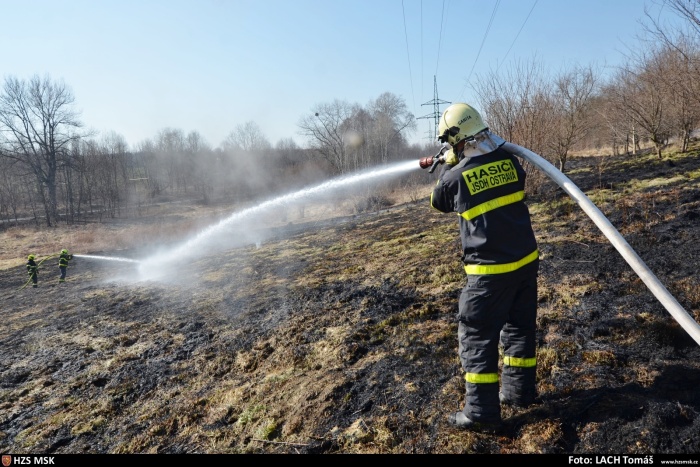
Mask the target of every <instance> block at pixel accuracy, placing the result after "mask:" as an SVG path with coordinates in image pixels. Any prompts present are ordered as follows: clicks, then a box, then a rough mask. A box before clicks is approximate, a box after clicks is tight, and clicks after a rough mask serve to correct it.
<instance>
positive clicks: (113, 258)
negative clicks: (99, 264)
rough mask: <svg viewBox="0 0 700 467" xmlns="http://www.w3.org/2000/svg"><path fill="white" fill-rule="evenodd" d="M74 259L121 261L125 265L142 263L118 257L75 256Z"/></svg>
mask: <svg viewBox="0 0 700 467" xmlns="http://www.w3.org/2000/svg"><path fill="white" fill-rule="evenodd" d="M73 257H74V258H88V259H99V260H103V261H121V262H123V263H140V261H138V260H135V259H130V258H119V257H116V256H97V255H73Z"/></svg>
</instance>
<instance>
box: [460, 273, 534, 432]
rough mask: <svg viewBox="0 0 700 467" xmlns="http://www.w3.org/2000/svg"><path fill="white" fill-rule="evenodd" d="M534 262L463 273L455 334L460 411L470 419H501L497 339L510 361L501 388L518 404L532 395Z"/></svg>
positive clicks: (488, 420)
mask: <svg viewBox="0 0 700 467" xmlns="http://www.w3.org/2000/svg"><path fill="white" fill-rule="evenodd" d="M538 267H539V265H538V262H535V264H530V265H527V266H526V267H524V268H522V269H521V270H518V271H514V272H511V273H507V274H498V275H492V276H471V275H470V276H467V285H466V286H465V287H464V289H462V293H461V295H460V298H459V311H458V315H457V319H458V330H457V335H458V339H459V358H460V362H461V364H462V369H463V370H464V371H465V379H466V402H465V405H464V409H463V412H464V414H465V415H466V416H467V417H469V418H470V419H471V420H474V421H482V422H496V421H499V420H500V419H501V408H500V402H499V396H498V393H499V375H498V374H499V370H498V364H499V353H498V349H499V343H500V344H501V345H502V347H503V354H504V359H507V362H508V363H509V364H504V365H503V369H502V373H501V375H500V391H501V392H502V393H503V395H504V397H505V398H507V399H508V400H509V401H511V402H513V403H516V404H519V405H527V404H529V403H531V402H532V401H533V399H534V398H535V395H536V381H535V376H536V363H535V362H536V360H535V358H536V338H537V336H536V331H537V329H536V328H537V270H538ZM470 381H471V382H470Z"/></svg>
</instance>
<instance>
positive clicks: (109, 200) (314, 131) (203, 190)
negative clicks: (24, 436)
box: [0, 0, 700, 226]
mask: <svg viewBox="0 0 700 467" xmlns="http://www.w3.org/2000/svg"><path fill="white" fill-rule="evenodd" d="M663 3H664V5H666V6H667V7H668V8H669V9H670V10H671V11H673V12H674V13H675V14H676V15H677V17H678V18H680V19H681V27H680V28H676V29H669V28H668V27H666V26H665V25H662V24H659V23H658V22H657V21H656V20H655V19H654V17H653V16H652V15H651V14H649V13H647V21H646V23H645V24H644V31H643V35H642V38H641V39H640V43H639V45H638V47H637V48H636V49H633V50H630V51H629V53H628V54H627V55H626V57H625V60H624V61H623V64H622V65H620V66H617V67H616V68H615V69H614V72H613V73H610V74H608V75H605V76H604V75H603V74H602V73H601V71H600V70H599V69H598V68H596V66H594V65H576V66H573V67H570V68H568V69H563V70H561V71H559V72H557V73H548V72H547V70H546V69H545V68H544V67H543V66H542V65H541V64H540V63H538V61H537V60H536V59H532V60H528V61H516V62H514V63H513V64H512V65H511V66H510V67H508V68H506V69H504V70H503V71H500V70H499V69H497V70H492V71H489V72H487V73H485V74H484V75H482V76H477V77H476V78H475V81H474V84H473V88H474V90H475V92H476V94H477V96H478V100H479V102H476V103H473V104H474V105H475V106H476V107H477V108H478V109H479V110H480V111H481V113H482V116H483V117H484V120H485V121H486V123H487V125H489V127H490V129H491V130H492V131H493V132H495V133H497V134H498V135H500V136H502V137H503V138H505V139H506V140H508V141H511V142H513V143H515V144H519V145H522V146H525V147H527V148H529V149H531V150H533V151H534V152H536V153H538V154H540V155H542V156H543V157H545V158H546V159H548V160H550V161H551V162H552V163H555V164H557V165H558V167H559V169H560V170H562V171H565V170H566V164H567V160H568V158H569V157H570V154H571V153H572V152H573V151H585V150H589V149H590V150H592V149H596V150H601V149H602V148H609V150H610V152H611V153H613V154H620V153H627V154H635V153H636V152H637V151H638V150H639V149H640V147H641V144H643V143H649V144H651V145H652V146H653V148H654V150H655V152H656V154H657V155H658V157H660V158H661V157H662V153H663V150H664V148H665V147H666V145H668V144H669V142H670V141H671V140H672V139H674V140H675V141H677V142H678V145H679V147H680V148H681V150H683V151H685V150H686V149H687V147H688V142H689V141H690V138H691V137H692V135H693V131H694V130H695V129H696V128H697V126H698V122H699V120H700V53H699V52H700V43H699V39H700V26H699V25H700V17H699V16H698V14H697V13H696V12H697V11H700V9H699V8H700V0H664V2H663ZM74 105H75V97H74V95H73V94H72V91H71V90H70V88H69V87H68V86H67V85H66V84H65V83H63V82H59V81H56V80H53V79H52V78H51V77H50V76H44V77H40V76H33V77H31V78H29V79H28V80H22V79H19V78H17V77H13V76H9V77H6V78H5V81H4V85H3V87H2V89H1V90H0V174H2V175H0V220H15V221H17V220H19V219H20V218H22V217H23V216H28V217H30V218H33V219H35V220H37V222H39V219H41V220H42V222H45V223H46V225H48V226H52V225H56V223H58V222H67V223H72V222H75V221H76V220H78V219H81V218H84V217H85V216H100V217H101V216H108V217H123V216H133V215H139V212H140V210H141V209H142V208H143V207H144V206H145V205H147V204H148V203H151V202H154V201H155V200H159V199H164V198H168V197H170V198H173V197H190V198H192V199H195V200H198V201H200V202H202V203H209V202H211V201H212V200H226V201H230V202H247V201H251V200H253V199H255V198H256V197H259V196H261V195H265V196H273V195H274V194H275V193H282V192H287V191H288V190H290V189H295V188H300V187H303V186H305V185H307V184H309V183H311V182H314V181H315V180H319V179H324V178H327V177H329V176H335V175H339V174H344V173H348V172H353V171H357V170H361V169H365V168H368V167H374V166H377V165H382V164H387V163H390V162H392V161H397V160H407V159H410V158H415V159H418V157H420V156H423V155H427V154H428V153H432V152H434V151H435V149H436V143H435V142H426V143H425V144H415V143H413V144H411V143H409V142H408V135H410V134H411V132H413V131H415V129H416V126H417V125H416V118H415V116H414V115H413V114H412V113H411V112H409V111H408V108H407V106H406V103H405V101H404V100H403V98H401V97H399V96H396V95H394V94H392V93H391V92H385V93H383V94H381V95H380V96H378V97H377V98H376V99H373V100H371V101H370V102H368V103H367V104H365V105H360V104H357V103H351V102H347V101H344V100H340V99H336V100H334V101H332V102H327V103H319V104H317V105H315V106H314V107H313V108H311V109H309V111H308V112H307V113H306V114H305V115H302V116H301V118H300V119H299V121H298V128H299V134H300V135H301V136H302V137H303V138H304V141H303V144H304V146H299V145H297V143H296V142H295V141H294V139H292V138H285V139H281V140H279V141H277V142H275V143H274V144H273V143H271V142H270V141H269V140H268V139H267V138H266V137H265V135H264V134H263V132H262V131H261V130H260V128H259V127H258V126H257V124H256V123H255V122H253V121H249V122H246V123H245V124H242V125H238V126H236V127H235V128H234V129H233V130H232V131H231V132H230V133H229V135H228V136H227V138H226V139H225V140H224V141H223V142H222V143H221V144H220V145H219V146H218V147H215V148H213V147H211V146H210V145H209V144H208V143H207V142H206V141H205V140H204V139H203V138H202V136H201V135H200V134H199V133H198V132H196V131H192V132H190V133H184V132H183V131H182V130H179V129H172V128H166V129H163V130H161V131H159V132H158V134H157V135H155V136H154V137H153V138H151V139H148V140H146V141H144V142H141V143H139V144H138V145H136V147H129V145H128V144H127V143H126V141H125V140H124V138H123V137H122V136H120V135H119V134H117V133H111V134H106V135H95V134H91V133H90V132H87V131H85V130H84V129H83V123H82V122H81V121H80V119H79V116H78V114H77V112H76V111H75V107H74Z"/></svg>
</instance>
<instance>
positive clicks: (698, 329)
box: [419, 142, 700, 345]
mask: <svg viewBox="0 0 700 467" xmlns="http://www.w3.org/2000/svg"><path fill="white" fill-rule="evenodd" d="M501 147H502V148H503V149H505V150H506V151H508V152H510V153H511V154H515V155H516V156H520V157H522V158H523V159H526V160H528V161H530V162H532V163H533V164H535V166H537V168H539V169H540V170H542V171H543V172H544V173H545V174H547V176H549V177H550V178H551V179H552V180H554V181H555V182H556V183H557V185H559V186H560V187H562V188H563V189H564V191H565V192H566V193H567V194H568V195H569V196H571V198H573V200H574V201H576V202H577V203H578V205H579V206H580V207H581V209H583V211H584V212H585V213H586V214H587V215H588V217H590V218H591V219H592V220H593V222H594V223H595V224H596V225H597V226H598V228H599V229H600V230H601V231H602V232H603V234H604V235H605V237H606V238H607V239H608V240H609V241H610V243H611V244H612V245H613V246H614V247H615V248H616V249H617V251H618V252H619V253H620V254H621V255H622V257H623V258H624V259H625V261H627V263H628V264H629V265H630V266H631V267H632V269H633V270H634V272H636V273H637V275H638V276H639V278H640V279H642V282H644V284H645V285H646V286H647V288H648V289H649V290H650V291H651V292H652V293H653V294H654V296H655V297H656V298H657V299H658V300H659V302H661V304H662V305H663V306H664V308H666V311H668V312H669V313H670V314H671V316H672V317H673V318H674V319H675V320H676V321H677V322H678V324H680V325H681V326H682V327H683V329H685V331H686V332H687V333H688V334H689V335H690V336H691V337H692V338H693V339H694V340H695V342H696V343H697V344H698V345H700V325H699V324H698V323H697V322H696V321H695V320H694V319H693V317H692V316H690V314H689V313H688V312H687V311H685V309H683V307H682V306H681V305H680V304H679V303H678V301H677V300H676V299H675V298H674V297H673V295H671V293H670V292H669V291H668V290H667V289H666V287H664V285H663V284H662V283H661V282H660V281H659V279H658V278H657V277H656V276H655V275H654V273H653V272H651V270H650V269H649V268H648V267H647V265H646V264H645V263H644V261H642V259H641V258H640V257H639V255H637V253H636V252H635V251H634V250H633V249H632V247H631V246H630V245H629V244H628V243H627V241H626V240H625V239H624V237H623V236H622V235H621V234H620V232H618V231H617V229H615V227H613V225H612V224H611V223H610V221H609V220H608V219H607V218H606V217H605V216H604V215H603V213H602V212H601V211H600V209H598V207H597V206H596V205H595V204H593V202H592V201H591V200H590V199H589V198H588V197H587V196H586V195H585V194H584V193H583V192H582V191H581V190H580V189H579V188H578V187H577V186H576V185H575V184H574V183H573V182H572V181H571V180H570V179H569V178H568V177H567V176H566V175H564V174H563V173H562V172H561V171H559V170H558V169H557V168H556V167H554V166H553V165H552V164H551V163H549V161H547V160H546V159H544V158H543V157H541V156H539V155H537V154H535V153H534V152H532V151H530V150H529V149H526V148H524V147H522V146H518V145H517V144H513V143H509V142H506V143H504V144H503V146H501ZM440 156H442V151H441V152H440V153H438V154H437V155H436V156H433V157H424V158H422V159H421V160H420V161H419V164H420V167H421V168H422V169H425V168H427V167H430V168H431V169H430V172H431V173H432V171H433V170H435V166H437V165H438V164H440V163H442V162H444V160H442V161H441V160H440Z"/></svg>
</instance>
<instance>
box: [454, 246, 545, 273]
mask: <svg viewBox="0 0 700 467" xmlns="http://www.w3.org/2000/svg"><path fill="white" fill-rule="evenodd" d="M539 256H540V253H539V251H537V250H535V251H533V252H532V253H530V254H529V255H527V256H526V257H524V258H523V259H521V260H519V261H516V262H514V263H505V264H467V265H465V266H464V270H465V271H466V272H467V274H476V275H480V274H503V273H506V272H513V271H516V270H518V269H520V268H521V267H523V266H525V265H526V264H530V263H532V262H533V261H535V260H536V259H537V258H538V257H539Z"/></svg>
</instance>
